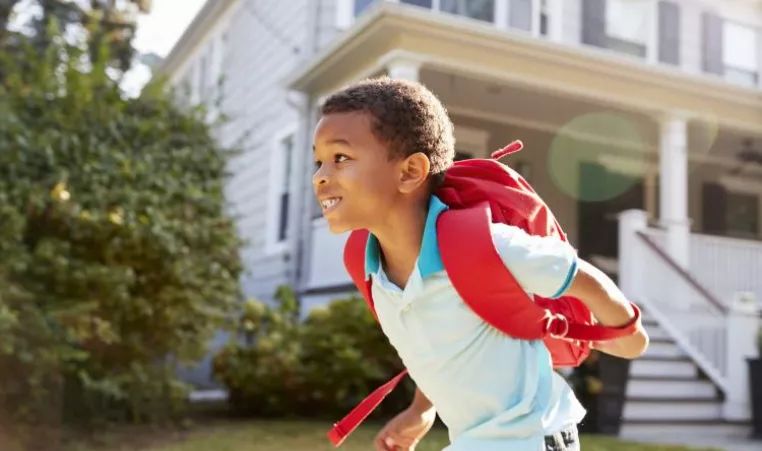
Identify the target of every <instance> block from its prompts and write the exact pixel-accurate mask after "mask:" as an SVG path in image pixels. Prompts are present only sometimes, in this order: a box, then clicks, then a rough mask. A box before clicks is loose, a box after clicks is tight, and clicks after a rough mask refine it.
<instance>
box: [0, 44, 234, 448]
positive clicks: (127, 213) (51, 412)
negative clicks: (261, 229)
mask: <svg viewBox="0 0 762 451" xmlns="http://www.w3.org/2000/svg"><path fill="white" fill-rule="evenodd" d="M51 36H55V34H51ZM19 49H20V51H22V52H23V56H24V57H23V58H15V57H10V56H8V55H0V67H3V68H5V71H6V77H4V78H3V79H1V80H0V149H2V151H0V369H1V370H0V433H1V432H2V431H1V430H2V429H3V423H5V425H6V426H5V427H6V429H7V424H8V423H10V424H15V425H19V424H26V425H38V426H45V425H47V426H51V425H52V426H57V425H59V424H60V423H61V422H62V421H63V422H69V421H73V420H75V419H76V420H93V419H97V420H108V419H132V420H135V421H142V420H147V419H158V418H159V417H165V418H166V417H171V416H172V415H173V414H174V413H175V412H177V411H179V407H181V405H182V400H183V399H185V397H184V396H185V391H186V390H187V387H185V386H184V385H183V384H180V383H179V382H178V381H177V380H176V378H175V375H174V368H175V367H176V365H177V364H179V363H188V364H191V363H195V362H197V361H198V360H199V359H200V358H201V357H203V356H204V355H205V353H206V343H208V341H209V340H210V339H211V338H212V337H213V335H214V334H215V333H216V331H218V330H219V328H220V327H222V326H223V325H224V324H226V321H227V319H228V318H229V317H230V314H231V312H232V311H233V310H234V309H235V307H236V305H237V300H238V299H239V296H240V293H239V276H240V272H241V269H242V268H241V263H240V259H239V255H238V249H239V246H240V244H241V242H240V240H239V238H238V236H237V234H236V231H235V227H234V223H233V221H232V219H231V218H229V217H228V216H227V215H226V214H225V204H224V200H223V199H224V198H223V185H224V183H225V179H226V177H227V174H226V169H225V168H226V164H227V161H228V158H229V157H230V156H231V155H232V154H233V153H234V152H235V149H227V148H222V147H220V146H219V145H218V144H217V142H216V141H215V140H214V139H213V137H212V132H213V128H212V127H213V126H214V124H211V125H210V124H207V123H206V122H205V118H206V116H207V115H206V111H204V109H203V108H202V107H197V108H193V109H180V108H178V107H177V106H176V104H175V102H173V101H172V99H171V96H170V94H168V93H167V92H166V91H165V90H164V89H163V88H162V87H161V86H160V85H157V86H153V87H152V88H151V89H150V90H149V91H147V92H144V94H143V95H142V96H140V97H139V98H136V99H126V98H123V97H122V96H121V94H120V90H119V86H118V80H113V79H111V78H110V77H108V76H107V75H106V71H105V70H103V68H104V66H103V65H104V64H105V61H107V60H108V59H104V60H102V61H101V66H98V65H96V66H95V67H92V70H84V69H83V67H85V66H84V65H83V63H82V61H83V60H85V59H86V55H85V52H87V50H82V49H78V48H74V47H71V46H68V45H67V44H65V43H64V41H63V40H62V39H59V38H55V39H53V40H52V41H51V45H50V46H48V47H46V48H45V49H44V50H40V49H39V48H37V47H36V46H35V45H34V43H33V42H27V43H24V42H22V43H21V45H20V47H19ZM104 54H107V52H105V51H104ZM88 67H89V66H88ZM59 407H60V408H59ZM35 437H36V438H39V437H40V435H39V434H35ZM29 449H32V448H29ZM46 449H50V448H46Z"/></svg>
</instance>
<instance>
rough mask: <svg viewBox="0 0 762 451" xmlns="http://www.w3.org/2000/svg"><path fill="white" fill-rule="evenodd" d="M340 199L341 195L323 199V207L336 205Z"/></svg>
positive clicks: (327, 207)
mask: <svg viewBox="0 0 762 451" xmlns="http://www.w3.org/2000/svg"><path fill="white" fill-rule="evenodd" d="M340 200H341V198H340V197H332V198H330V199H326V200H324V201H322V202H321V203H322V204H323V208H324V209H326V210H327V209H329V208H331V207H333V206H335V205H336V204H338V203H339V201H340Z"/></svg>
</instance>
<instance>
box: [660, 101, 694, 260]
mask: <svg viewBox="0 0 762 451" xmlns="http://www.w3.org/2000/svg"><path fill="white" fill-rule="evenodd" d="M659 125H660V138H659V185H660V191H659V223H660V225H661V226H662V227H663V228H664V229H665V230H666V232H667V245H666V247H667V249H666V251H667V252H668V253H669V255H670V256H671V257H672V258H673V259H674V260H675V261H676V262H677V263H678V264H679V265H681V266H682V267H683V268H685V269H688V268H689V262H690V236H691V235H690V234H691V230H690V225H691V221H690V217H689V216H688V118H687V116H685V115H682V114H679V113H671V114H667V115H665V116H663V117H661V118H660V124H659Z"/></svg>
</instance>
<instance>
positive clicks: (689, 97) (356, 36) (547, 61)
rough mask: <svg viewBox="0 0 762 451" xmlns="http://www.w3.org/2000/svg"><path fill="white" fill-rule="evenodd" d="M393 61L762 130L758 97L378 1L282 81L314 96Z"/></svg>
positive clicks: (758, 94) (664, 69)
mask: <svg viewBox="0 0 762 451" xmlns="http://www.w3.org/2000/svg"><path fill="white" fill-rule="evenodd" d="M395 57H405V58H414V59H416V60H418V61H419V62H420V63H421V64H422V66H423V67H425V68H430V69H434V70H437V71H442V72H446V73H453V74H460V75H464V76H468V77H475V78H480V79H483V80H492V81H502V82H505V83H510V84H511V85H514V86H516V87H518V88H522V87H525V88H530V89H534V90H537V89H541V90H543V91H545V92H547V93H553V92H555V93H557V94H560V95H564V96H570V95H571V96H574V97H578V98H581V99H586V100H588V101H592V102H595V103H600V104H604V105H609V106H611V107H616V108H622V109H626V110H632V111H640V112H644V113H647V114H658V113H660V112H666V111H676V112H681V113H686V114H688V115H690V116H692V117H694V118H695V119H698V120H703V121H706V122H709V123H721V124H723V125H725V126H728V127H733V128H739V129H743V130H747V131H760V130H761V129H762V92H760V91H757V90H753V89H747V88H742V87H736V86H733V85H731V84H729V83H726V82H724V81H721V80H715V79H713V78H711V77H707V76H701V75H692V74H687V73H685V72H681V71H680V70H678V69H673V68H669V67H663V66H651V65H646V64H643V63H642V62H639V61H634V60H632V59H631V58H629V57H626V56H619V55H617V54H614V53H608V52H607V53H604V51H601V50H598V49H590V48H585V47H572V46H569V45H559V44H557V43H553V42H547V41H544V40H540V39H535V38H532V37H528V36H524V35H522V34H520V33H514V32H509V31H506V30H499V29H497V28H495V27H493V26H492V25H489V24H482V23H478V22H476V21H470V20H465V19H463V18H460V17H456V16H450V15H447V14H437V13H431V12H430V11H425V10H420V9H419V8H415V7H410V6H408V5H402V4H396V3H392V2H378V4H377V5H376V6H375V7H374V8H373V10H372V11H369V12H368V13H366V14H364V15H363V16H362V17H361V18H360V19H359V20H358V21H357V22H356V23H355V25H354V26H353V28H352V29H350V30H348V31H347V32H346V33H345V35H344V36H343V37H342V38H341V39H339V40H338V41H337V42H335V43H334V44H333V45H331V46H329V47H328V48H326V49H325V50H324V51H323V52H322V53H321V54H319V55H318V56H317V57H315V58H314V59H313V60H312V61H311V62H310V63H309V64H306V65H305V66H304V67H303V68H302V70H301V71H299V72H298V73H294V74H293V75H292V77H291V78H289V79H288V80H286V85H287V87H288V88H289V89H295V90H298V91H303V92H307V93H309V94H311V95H313V96H315V97H320V96H323V95H326V94H328V93H330V92H332V91H334V90H336V89H339V88H341V87H342V86H344V85H346V84H348V83H350V82H352V81H355V80H357V79H359V78H362V77H366V76H370V75H373V74H374V73H377V72H379V71H380V70H382V69H383V68H384V66H385V65H386V64H388V62H389V60H391V59H393V58H395Z"/></svg>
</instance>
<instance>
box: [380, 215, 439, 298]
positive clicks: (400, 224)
mask: <svg viewBox="0 0 762 451" xmlns="http://www.w3.org/2000/svg"><path fill="white" fill-rule="evenodd" d="M427 214H428V201H426V202H411V203H410V205H407V206H404V207H402V208H395V209H394V213H392V214H389V215H388V216H387V218H386V219H385V220H384V222H383V223H382V224H380V225H379V227H374V228H373V230H371V232H372V233H373V235H375V236H376V238H377V239H378V244H379V246H380V248H381V257H382V260H381V263H382V265H383V267H384V271H385V272H386V273H387V276H388V277H389V279H390V281H391V282H393V283H395V284H397V285H398V286H404V284H405V283H406V282H407V280H408V279H409V278H410V274H411V273H412V272H413V269H414V268H415V262H416V260H417V259H418V255H419V254H420V253H421V243H422V242H423V231H424V229H425V227H426V216H427Z"/></svg>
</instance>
